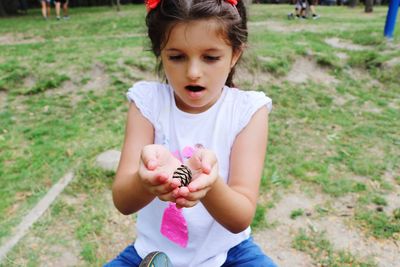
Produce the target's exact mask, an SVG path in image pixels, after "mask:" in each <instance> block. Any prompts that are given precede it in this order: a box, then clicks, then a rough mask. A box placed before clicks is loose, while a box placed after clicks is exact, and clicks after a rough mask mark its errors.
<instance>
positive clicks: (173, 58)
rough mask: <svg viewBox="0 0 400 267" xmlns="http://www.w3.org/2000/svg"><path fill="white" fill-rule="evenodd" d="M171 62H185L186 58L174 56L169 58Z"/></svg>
mask: <svg viewBox="0 0 400 267" xmlns="http://www.w3.org/2000/svg"><path fill="white" fill-rule="evenodd" d="M168 58H169V60H171V61H181V60H183V59H184V58H185V57H184V56H183V55H173V56H169V57H168Z"/></svg>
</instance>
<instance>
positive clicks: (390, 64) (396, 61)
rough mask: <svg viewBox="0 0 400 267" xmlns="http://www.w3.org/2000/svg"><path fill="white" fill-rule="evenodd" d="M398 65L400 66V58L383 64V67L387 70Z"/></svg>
mask: <svg viewBox="0 0 400 267" xmlns="http://www.w3.org/2000/svg"><path fill="white" fill-rule="evenodd" d="M398 65H400V57H394V58H392V59H390V60H388V61H386V62H384V63H383V66H384V67H387V68H393V67H395V66H398Z"/></svg>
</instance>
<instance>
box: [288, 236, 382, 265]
mask: <svg viewBox="0 0 400 267" xmlns="http://www.w3.org/2000/svg"><path fill="white" fill-rule="evenodd" d="M293 247H294V248H296V249H298V250H300V251H303V252H306V253H307V254H309V255H310V256H311V257H312V258H313V260H314V261H315V262H316V264H317V265H318V266H338V267H339V266H357V267H373V266H377V264H376V263H375V262H373V261H372V259H371V260H368V261H360V260H357V258H356V257H355V256H354V255H352V254H351V253H348V252H346V251H342V250H339V251H336V250H334V249H333V246H332V244H331V243H330V242H329V241H328V240H327V239H326V237H325V235H324V233H318V232H312V231H306V230H304V229H300V231H299V233H298V234H297V235H296V237H295V238H294V240H293Z"/></svg>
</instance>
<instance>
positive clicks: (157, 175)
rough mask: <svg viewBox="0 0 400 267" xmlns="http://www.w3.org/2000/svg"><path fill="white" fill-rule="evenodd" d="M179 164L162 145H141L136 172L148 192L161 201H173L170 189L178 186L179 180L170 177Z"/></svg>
mask: <svg viewBox="0 0 400 267" xmlns="http://www.w3.org/2000/svg"><path fill="white" fill-rule="evenodd" d="M180 165H181V163H180V161H179V160H178V159H177V158H175V157H174V156H173V155H172V154H171V153H170V152H169V151H168V150H167V149H166V148H165V147H164V146H162V145H155V144H153V145H147V146H145V147H143V149H142V152H141V156H140V164H139V170H138V174H139V177H140V179H141V181H142V184H143V186H144V187H145V188H146V189H147V191H148V192H150V193H151V194H153V195H154V196H157V197H158V198H159V199H161V200H163V201H173V202H175V198H174V197H173V195H172V191H173V190H174V189H175V188H178V186H179V185H180V182H179V181H176V180H175V179H172V174H173V173H174V171H175V170H176V168H178V167H179V166H180Z"/></svg>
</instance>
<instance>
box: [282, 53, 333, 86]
mask: <svg viewBox="0 0 400 267" xmlns="http://www.w3.org/2000/svg"><path fill="white" fill-rule="evenodd" d="M285 79H286V80H287V81H289V82H292V83H306V82H307V81H309V80H311V81H313V82H315V83H322V84H325V85H332V84H336V83H337V80H336V79H335V78H334V77H333V76H331V75H330V74H329V73H327V71H326V70H325V69H323V68H321V67H319V66H318V65H317V64H316V63H315V62H314V61H313V60H311V59H308V58H298V59H297V60H296V61H295V62H294V64H293V66H292V69H291V70H290V72H289V74H288V75H287V76H286V78H285Z"/></svg>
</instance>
